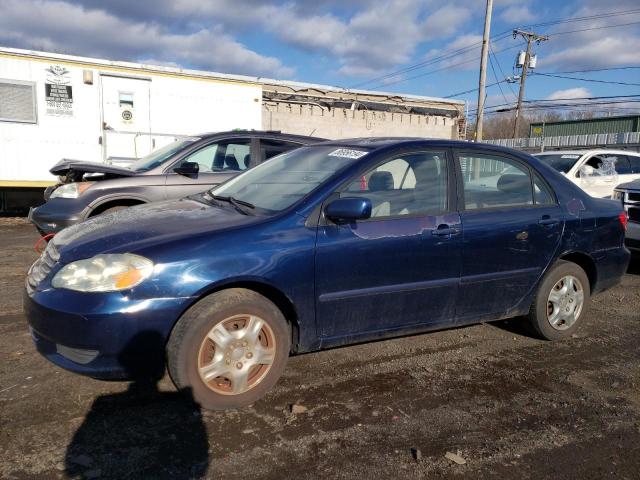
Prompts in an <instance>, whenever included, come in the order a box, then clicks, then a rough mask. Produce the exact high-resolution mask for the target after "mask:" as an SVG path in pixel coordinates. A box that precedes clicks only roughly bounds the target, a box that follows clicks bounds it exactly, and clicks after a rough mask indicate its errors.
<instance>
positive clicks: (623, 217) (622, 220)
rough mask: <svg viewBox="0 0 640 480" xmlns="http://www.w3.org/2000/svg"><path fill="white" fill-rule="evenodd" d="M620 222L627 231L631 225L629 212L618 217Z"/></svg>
mask: <svg viewBox="0 0 640 480" xmlns="http://www.w3.org/2000/svg"><path fill="white" fill-rule="evenodd" d="M618 220H620V223H621V224H622V228H624V229H625V231H626V230H627V223H629V217H628V216H627V212H622V213H620V215H618Z"/></svg>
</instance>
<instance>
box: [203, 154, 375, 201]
mask: <svg viewBox="0 0 640 480" xmlns="http://www.w3.org/2000/svg"><path fill="white" fill-rule="evenodd" d="M367 153H368V150H365V149H362V148H357V149H351V148H340V147H336V146H310V147H302V148H299V149H296V150H292V151H290V152H287V153H283V154H281V155H278V156H277V157H273V158H271V159H269V160H268V161H266V162H264V163H262V164H260V165H258V166H257V167H255V168H253V169H251V170H248V171H247V172H246V173H243V174H241V175H239V176H237V177H235V178H233V179H232V180H229V181H228V182H225V183H224V184H222V185H220V186H219V187H217V188H214V189H212V190H211V191H210V193H211V194H212V195H218V196H223V197H233V198H234V199H235V200H240V201H244V202H248V203H250V204H252V205H254V206H256V207H258V208H260V209H264V210H267V211H271V212H276V211H280V210H284V209H286V208H288V207H289V206H291V205H293V204H294V203H295V202H297V201H298V200H300V199H301V198H303V197H304V196H306V195H307V194H308V193H309V192H311V191H312V190H314V189H315V188H316V187H317V186H318V185H320V184H321V183H322V182H324V181H325V180H327V179H328V178H329V177H331V176H332V175H333V174H334V173H336V172H338V171H339V170H342V169H343V168H345V167H347V166H348V165H351V164H352V163H353V162H355V161H356V159H358V158H360V157H362V156H364V155H366V154H367Z"/></svg>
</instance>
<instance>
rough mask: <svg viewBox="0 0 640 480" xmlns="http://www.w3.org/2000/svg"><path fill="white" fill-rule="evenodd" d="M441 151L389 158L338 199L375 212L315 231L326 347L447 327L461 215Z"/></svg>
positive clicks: (458, 264)
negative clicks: (362, 201)
mask: <svg viewBox="0 0 640 480" xmlns="http://www.w3.org/2000/svg"><path fill="white" fill-rule="evenodd" d="M449 165H450V160H449V159H448V155H447V152H445V151H421V152H417V153H410V154H406V155H400V156H395V157H392V158H390V159H388V160H386V161H384V162H382V163H380V164H378V165H377V166H376V167H374V168H373V169H371V170H369V171H367V172H365V173H363V174H361V175H357V176H356V177H355V178H353V180H352V181H351V182H350V183H349V185H348V186H347V187H345V188H344V190H342V191H341V192H339V193H336V195H339V196H340V197H364V198H367V199H369V200H370V201H371V203H372V207H373V208H372V215H371V218H369V219H367V220H359V221H357V222H353V223H352V224H335V223H332V222H330V221H328V220H325V221H324V224H322V223H321V225H320V226H319V227H318V233H317V243H316V260H315V270H316V275H315V284H316V315H317V325H318V327H319V330H320V332H319V333H320V336H321V337H323V343H326V344H332V343H333V344H337V343H340V342H341V341H343V340H344V339H345V338H347V337H363V336H368V337H370V336H372V335H373V336H375V335H377V334H380V333H381V332H384V331H393V330H399V329H403V328H410V327H412V326H418V325H433V324H438V323H447V322H452V321H453V319H454V315H455V305H456V299H457V290H458V282H459V277H460V270H461V237H462V229H461V225H460V216H459V215H458V213H457V212H456V211H455V208H454V206H453V203H454V202H453V190H454V189H455V187H452V183H451V182H450V181H449V180H450V173H449V172H450V171H451V170H452V169H451V168H449Z"/></svg>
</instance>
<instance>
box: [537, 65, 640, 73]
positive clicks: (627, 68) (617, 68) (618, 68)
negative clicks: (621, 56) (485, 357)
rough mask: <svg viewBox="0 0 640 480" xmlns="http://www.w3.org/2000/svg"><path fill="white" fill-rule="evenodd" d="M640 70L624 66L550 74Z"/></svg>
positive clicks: (635, 67)
mask: <svg viewBox="0 0 640 480" xmlns="http://www.w3.org/2000/svg"><path fill="white" fill-rule="evenodd" d="M632 69H640V66H630V65H629V66H624V67H606V68H588V69H584V70H568V71H564V72H549V73H554V74H555V73H587V72H608V71H610V70H632Z"/></svg>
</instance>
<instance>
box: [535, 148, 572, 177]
mask: <svg viewBox="0 0 640 480" xmlns="http://www.w3.org/2000/svg"><path fill="white" fill-rule="evenodd" d="M581 156H582V155H581V154H579V153H545V154H540V155H536V156H535V157H536V158H538V159H540V160H541V161H543V162H544V163H546V164H547V165H549V166H550V167H551V168H555V169H556V170H557V171H559V172H562V173H567V172H568V171H569V170H571V167H573V165H574V164H575V163H576V162H577V161H578V160H579V159H580V157H581Z"/></svg>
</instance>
